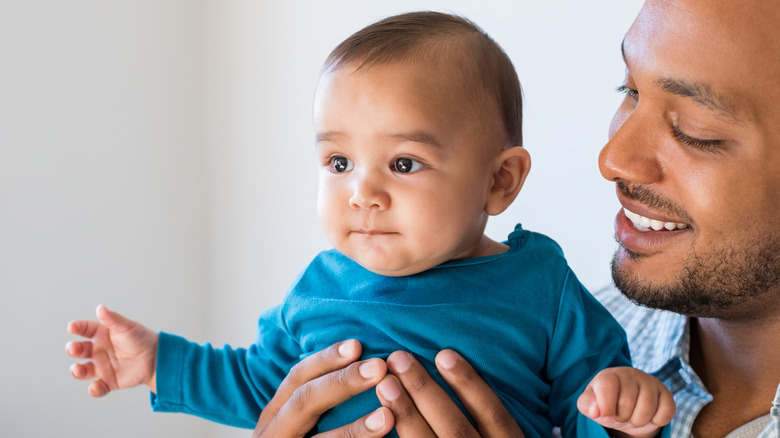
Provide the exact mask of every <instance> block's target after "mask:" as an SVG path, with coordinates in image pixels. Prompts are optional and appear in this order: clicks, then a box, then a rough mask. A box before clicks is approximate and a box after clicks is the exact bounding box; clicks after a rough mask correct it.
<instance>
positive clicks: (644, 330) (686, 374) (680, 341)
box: [593, 286, 780, 438]
mask: <svg viewBox="0 0 780 438" xmlns="http://www.w3.org/2000/svg"><path fill="white" fill-rule="evenodd" d="M593 295H594V296H595V297H596V298H598V299H599V301H601V302H602V304H604V306H605V307H606V308H607V309H609V311H610V312H612V315H613V316H614V317H615V319H617V320H618V322H620V324H621V325H622V326H623V328H624V329H625V330H626V334H627V336H628V342H629V348H630V350H631V359H632V361H633V363H634V366H635V367H636V368H639V369H641V370H643V371H645V372H647V373H649V374H652V375H654V376H655V377H656V378H658V379H659V380H660V381H662V382H663V383H664V384H665V385H666V386H667V387H668V388H669V390H670V391H672V394H674V400H675V402H676V403H677V413H676V415H675V418H674V420H672V433H671V436H672V437H673V438H683V437H690V436H691V428H692V427H693V421H694V420H695V419H696V416H697V415H698V414H699V412H700V411H701V409H702V408H703V407H704V406H705V405H706V404H707V403H709V402H710V401H712V395H711V394H710V393H709V392H707V389H706V388H705V387H704V384H703V383H702V381H701V379H700V378H699V376H698V375H696V372H694V371H693V368H691V366H690V362H689V351H690V342H691V340H690V330H689V328H690V319H689V318H688V317H686V316H683V315H679V314H676V313H672V312H665V311H659V310H654V309H648V308H645V307H640V306H637V305H636V304H633V303H632V302H630V301H628V300H627V299H626V298H625V297H624V296H623V295H622V294H621V293H620V292H618V291H617V289H615V287H614V286H609V287H606V288H604V289H601V290H599V291H596V292H594V294H593ZM767 402H768V400H767ZM772 406H773V407H772V409H771V412H770V418H769V422H768V423H767V424H766V426H765V427H764V428H763V429H761V430H760V431H759V432H758V433H757V434H752V435H737V434H736V433H734V434H733V435H729V437H727V438H731V437H732V436H733V437H734V438H737V437H739V438H747V437H755V438H780V386H778V388H777V392H776V394H775V399H774V401H773V404H772Z"/></svg>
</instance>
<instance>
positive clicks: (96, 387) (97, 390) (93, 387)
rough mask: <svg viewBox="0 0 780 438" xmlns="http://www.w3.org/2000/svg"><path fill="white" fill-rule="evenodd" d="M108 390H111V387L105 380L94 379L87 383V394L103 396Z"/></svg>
mask: <svg viewBox="0 0 780 438" xmlns="http://www.w3.org/2000/svg"><path fill="white" fill-rule="evenodd" d="M109 392H111V389H110V388H109V387H108V385H107V384H106V382H104V381H102V380H94V381H93V382H92V383H90V384H89V395H91V396H92V397H103V396H104V395H106V394H108V393H109Z"/></svg>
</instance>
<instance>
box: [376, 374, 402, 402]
mask: <svg viewBox="0 0 780 438" xmlns="http://www.w3.org/2000/svg"><path fill="white" fill-rule="evenodd" d="M379 392H380V393H381V394H382V397H384V398H385V400H387V401H393V400H395V399H397V398H398V396H399V395H401V388H399V387H398V383H396V381H395V380H394V379H392V378H388V379H385V380H383V381H382V382H381V383H380V384H379Z"/></svg>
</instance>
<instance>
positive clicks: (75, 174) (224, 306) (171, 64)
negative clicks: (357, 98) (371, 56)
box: [0, 0, 641, 438]
mask: <svg viewBox="0 0 780 438" xmlns="http://www.w3.org/2000/svg"><path fill="white" fill-rule="evenodd" d="M640 6H641V5H640V2H639V1H638V0H634V1H628V2H625V1H611V2H607V1H601V0H600V1H596V2H586V3H585V2H579V1H576V0H563V1H558V2H532V1H493V0H487V1H482V2H469V1H465V0H457V1H453V0H449V1H393V2H389V1H387V2H365V1H359V0H340V1H329V2H319V1H316V0H306V1H296V2H271V1H184V0H165V1H152V0H134V1H114V2H105V1H98V0H94V1H88V0H74V1H69V2H59V1H53V0H50V1H45V0H43V1H35V0H33V1H28V2H11V1H5V2H2V3H0V299H1V300H2V301H0V341H2V342H0V345H2V347H3V352H2V360H0V379H2V381H1V382H0V383H2V386H0V387H1V388H2V390H0V392H1V393H2V396H0V404H1V405H0V436H3V437H42V436H50V435H55V436H66V437H71V436H72V437H76V436H78V437H84V438H88V437H104V436H112V437H131V436H132V437H135V436H148V437H170V436H189V437H196V438H197V437H212V436H220V437H224V436H236V437H240V436H249V432H248V431H242V430H232V429H228V428H225V427H221V426H212V425H210V424H208V423H207V422H205V421H202V420H199V419H194V418H189V417H186V416H183V415H164V414H152V413H150V412H149V407H148V395H147V391H145V390H144V389H142V388H136V389H133V390H127V391H122V392H118V393H112V394H109V395H108V396H107V397H105V398H102V399H92V398H91V397H89V396H88V395H87V391H86V387H87V385H86V383H84V382H77V381H74V380H73V379H71V378H70V376H69V373H68V366H69V364H70V363H71V360H70V359H69V358H68V357H67V356H66V355H65V352H64V345H65V343H66V342H67V341H68V340H71V339H73V338H72V336H70V335H68V334H67V333H66V330H65V326H66V324H67V322H68V321H69V320H71V319H76V318H91V317H93V315H94V308H95V306H96V305H97V304H98V303H103V304H106V305H108V306H109V307H110V308H114V309H116V310H119V311H122V312H123V313H125V314H126V315H128V316H130V317H132V318H135V319H138V320H139V321H142V322H144V323H146V324H147V325H148V326H150V327H152V328H154V329H159V330H165V331H169V332H174V333H179V334H183V335H185V336H187V337H189V338H191V339H193V340H196V341H206V340H209V341H211V342H212V343H214V344H216V345H221V344H223V343H231V344H234V345H245V344H248V343H250V342H251V341H252V338H253V334H254V325H255V322H256V319H257V316H258V314H259V313H260V311H261V310H262V309H264V308H266V307H268V306H270V305H273V304H275V303H277V302H278V301H279V300H280V299H281V297H282V295H283V294H284V292H285V289H286V287H287V285H288V284H289V283H290V281H291V280H292V279H293V277H294V276H295V274H296V273H297V272H298V271H299V270H300V269H301V268H302V267H303V266H305V264H306V263H307V262H308V261H309V260H310V259H311V258H312V257H313V256H314V255H315V254H316V253H317V252H318V251H319V250H321V249H324V248H327V247H328V244H327V242H326V241H325V239H324V238H323V236H322V232H321V230H320V227H319V224H318V222H317V220H316V216H315V194H316V187H315V185H316V176H315V162H314V156H313V153H312V148H313V145H312V128H311V115H310V114H311V113H310V106H311V98H312V93H313V91H314V87H315V85H316V80H317V73H318V70H319V65H320V63H321V62H322V60H323V59H324V57H325V56H326V55H327V53H328V52H329V51H330V49H332V48H333V47H334V46H335V45H336V44H337V43H338V42H339V41H340V40H342V39H343V38H344V37H346V36H347V35H349V34H350V33H352V32H354V31H355V30H357V29H359V28H361V27H363V26H365V25H366V24H368V23H370V22H372V21H375V20H377V19H379V18H382V17H384V16H387V15H390V14H394V13H398V12H403V11H409V10H419V9H433V10H441V11H452V12H457V13H460V14H463V15H465V16H467V17H469V18H471V19H473V20H474V21H476V22H477V23H478V24H480V25H481V26H482V27H484V28H485V29H486V30H487V31H488V32H489V33H490V34H491V35H492V36H493V37H494V38H495V39H496V40H497V41H498V42H499V43H500V44H502V45H503V47H504V48H505V49H506V51H507V52H508V53H509V55H510V56H511V57H512V59H513V61H514V63H515V65H516V67H517V69H518V72H519V75H520V79H521V82H522V83H523V87H524V90H525V98H526V105H525V111H526V117H525V123H524V126H525V138H526V147H527V148H528V150H529V151H530V153H531V156H532V159H533V166H532V171H531V175H530V177H529V179H528V181H527V182H526V187H525V189H524V190H523V192H522V193H521V194H520V197H519V198H518V201H517V202H516V203H515V204H514V205H513V206H512V207H511V208H510V209H509V211H507V212H506V213H504V214H503V215H501V216H499V217H496V218H493V219H492V220H491V222H490V224H489V229H488V234H489V235H491V236H492V237H494V238H498V239H501V238H503V237H505V236H506V233H507V232H508V231H509V230H510V229H511V227H512V226H513V225H514V223H515V222H522V223H523V224H524V225H525V226H526V228H530V229H534V230H538V231H542V232H545V233H547V234H549V235H550V236H552V237H554V238H556V239H557V240H558V241H559V242H560V243H561V245H562V247H563V248H564V251H565V252H566V254H567V256H568V257H569V260H570V263H571V265H572V266H573V267H574V269H575V271H576V272H577V273H578V275H579V276H580V278H581V279H582V280H583V281H584V282H585V284H586V285H587V286H590V287H598V286H600V285H602V284H605V283H607V282H609V272H608V261H609V258H610V256H611V253H612V251H613V250H614V244H613V242H612V238H611V234H612V220H613V217H614V215H615V213H616V211H617V209H618V204H617V202H616V201H615V200H614V194H613V189H612V187H611V185H610V184H608V183H606V182H605V181H603V180H602V179H601V177H600V176H599V174H598V170H597V167H596V157H597V154H598V151H599V148H600V147H601V145H602V144H603V142H604V140H605V139H606V132H607V126H608V123H609V120H610V118H611V115H612V112H613V111H614V109H615V108H616V107H617V104H618V101H619V99H620V98H619V96H618V95H617V93H615V92H614V88H615V87H616V86H618V85H620V82H621V81H622V78H623V66H622V63H621V60H620V55H619V46H620V40H621V38H622V35H623V33H624V32H625V30H626V29H628V26H629V25H630V23H631V20H632V19H633V16H634V14H635V13H636V11H637V10H638V9H639V7H640Z"/></svg>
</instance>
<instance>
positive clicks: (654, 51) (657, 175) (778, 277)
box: [256, 0, 780, 437]
mask: <svg viewBox="0 0 780 438" xmlns="http://www.w3.org/2000/svg"><path fill="white" fill-rule="evenodd" d="M778 23H780V3H778V2H771V1H754V0H751V1H747V2H745V1H733V0H732V1H726V0H679V1H670V0H648V1H647V2H646V3H645V5H644V6H643V8H642V10H641V11H640V13H639V16H638V17H637V19H636V21H635V22H634V24H633V26H632V27H631V28H630V30H629V31H628V33H627V34H626V37H625V39H624V41H623V45H622V50H623V56H624V59H625V61H626V79H625V83H624V84H623V87H621V90H622V91H624V92H625V94H626V97H625V99H624V101H623V103H622V104H621V106H620V108H619V109H618V111H617V113H616V114H615V117H614V119H613V122H612V125H611V127H610V141H609V142H608V143H607V145H606V146H605V147H604V149H603V150H602V152H601V155H600V157H599V166H600V169H601V172H602V175H603V176H604V177H605V178H606V179H608V180H610V181H613V182H615V186H616V189H617V196H618V199H619V201H620V203H621V205H622V206H623V207H624V209H622V210H621V211H620V212H619V213H618V215H617V218H616V225H615V231H616V237H617V240H618V244H619V247H618V250H617V252H616V254H615V258H614V260H613V278H614V280H615V284H616V285H617V287H618V288H619V289H620V291H621V292H622V293H623V294H624V295H625V296H627V297H628V298H630V299H631V300H634V301H636V302H638V303H640V304H643V305H645V306H648V307H652V308H656V309H662V310H665V311H669V312H659V311H657V310H650V309H647V308H642V307H637V306H635V305H633V304H631V303H629V302H628V301H626V300H624V299H623V298H621V297H620V296H618V295H615V294H613V293H611V292H610V291H602V292H600V293H598V294H597V296H598V297H599V298H600V299H602V301H603V302H604V303H605V305H607V307H609V308H610V310H612V311H613V313H614V314H615V315H616V317H618V319H619V320H620V321H621V323H623V324H624V327H625V328H626V330H627V332H628V335H629V341H630V344H631V347H632V357H633V359H634V361H635V364H636V366H638V367H640V368H643V369H644V370H645V371H648V372H651V373H654V374H655V375H656V376H657V377H659V378H660V379H661V380H663V381H664V382H665V383H666V384H667V385H668V386H669V387H670V389H671V390H672V391H673V392H674V394H675V400H676V402H677V405H678V406H677V415H676V417H675V420H674V421H673V423H672V435H673V436H676V437H685V436H691V435H693V436H696V437H724V436H727V435H729V434H730V433H732V432H733V433H734V435H731V436H739V437H742V436H746V437H747V436H750V437H780V388H779V387H778V384H780V348H778V344H779V342H780V214H779V213H778V212H780V55H778V54H780V28H779V27H778ZM353 344H354V343H347V344H342V346H343V345H351V346H353V347H354V345H353ZM344 350H349V349H347V348H344ZM336 351H337V347H334V348H332V349H330V350H326V351H324V352H322V353H321V354H319V355H315V356H312V358H311V360H308V361H307V362H304V363H303V364H302V365H301V366H300V367H299V368H298V369H297V370H296V371H295V372H294V373H292V374H291V375H290V377H289V378H288V381H287V382H285V385H284V386H283V387H282V388H280V391H279V393H278V394H277V400H275V404H274V405H273V406H269V408H267V409H266V411H265V412H264V413H263V416H262V417H261V419H260V423H259V424H258V429H257V430H256V436H265V435H263V434H266V435H267V436H302V435H303V434H305V433H306V430H308V429H306V430H303V431H302V432H300V431H299V430H301V429H304V428H305V424H306V421H305V419H306V418H308V417H310V416H315V417H316V415H318V414H319V413H320V412H322V411H323V410H325V409H327V407H328V406H329V405H331V404H335V403H338V402H339V401H340V400H342V399H346V398H348V397H349V396H350V394H351V393H356V392H360V391H362V390H365V389H368V388H370V387H371V386H373V385H375V384H376V383H377V382H379V381H380V380H381V383H380V384H379V386H378V387H377V394H378V396H379V398H380V400H382V402H383V404H384V405H385V408H382V409H380V410H378V411H376V412H374V413H373V414H371V416H367V417H364V418H363V419H361V420H360V421H358V422H356V423H354V424H352V425H350V426H348V427H346V428H344V429H342V430H340V431H337V432H335V434H336V435H335V436H366V437H369V436H381V434H382V433H383V431H385V430H387V429H389V427H391V426H392V424H394V425H395V427H396V428H397V430H398V432H399V434H401V435H402V436H404V435H407V436H415V437H418V436H434V435H438V436H480V435H479V434H482V435H483V436H507V437H509V436H518V434H519V431H518V429H517V427H516V425H513V424H511V421H508V420H507V419H508V416H507V415H506V412H505V411H504V410H503V407H502V406H501V405H500V402H498V401H497V399H496V397H495V395H494V394H492V392H490V391H489V390H487V389H486V386H485V385H484V382H482V381H481V379H479V378H477V376H475V375H474V373H473V370H472V369H471V368H470V367H469V366H468V364H466V363H465V361H464V360H462V359H460V357H459V356H457V354H455V353H454V352H451V351H444V352H442V353H440V355H439V357H438V358H437V364H438V366H439V368H440V371H441V372H442V376H443V377H444V378H445V379H446V380H447V381H448V383H450V386H452V387H453V389H455V391H456V392H457V393H458V394H459V397H460V398H461V400H462V401H463V403H464V405H465V406H466V407H467V409H468V410H469V412H471V413H472V415H473V417H474V419H475V422H476V424H477V430H478V431H479V432H477V430H475V429H474V428H472V427H471V426H470V425H469V424H468V422H466V420H465V418H463V416H462V415H460V413H459V412H458V411H457V408H455V407H454V404H452V403H451V402H449V400H448V399H447V398H446V396H444V395H443V392H442V390H441V388H438V387H437V386H436V385H435V384H434V383H433V381H432V380H430V378H429V377H428V376H427V375H426V374H424V372H423V371H422V370H421V367H420V366H419V364H417V363H416V362H415V361H414V359H413V358H411V356H409V355H408V354H405V353H400V352H398V353H394V354H393V355H392V356H391V357H390V358H388V360H387V365H388V368H389V369H390V371H391V372H392V373H393V376H388V377H384V376H381V375H379V376H378V375H373V376H369V377H367V378H366V377H363V376H361V375H360V373H359V371H358V370H359V363H354V364H352V365H349V366H347V367H346V368H343V369H342V367H345V366H346V365H347V364H350V363H351V362H352V361H354V360H355V359H356V358H357V357H358V356H359V348H352V349H351V350H350V351H348V354H345V355H343V356H340V355H338V354H337V353H336ZM320 376H321V377H320ZM399 382H400V384H401V385H399V384H398V383H399ZM288 399H290V402H288V403H285V402H286V401H287V400H288ZM412 400H413V403H412ZM309 401H312V402H309ZM773 403H774V406H773ZM277 410H278V412H279V415H276V416H275V417H273V414H274V413H275V412H277ZM272 417H273V418H272ZM282 432H283V433H282ZM339 434H340V435H339Z"/></svg>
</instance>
